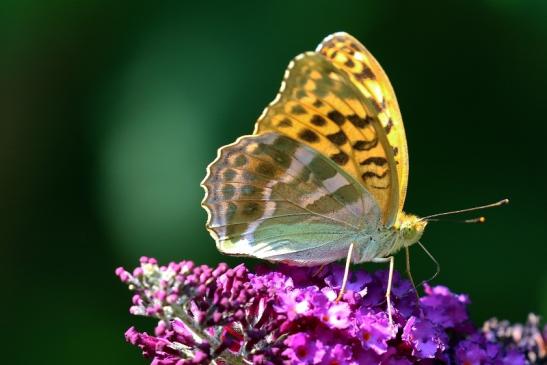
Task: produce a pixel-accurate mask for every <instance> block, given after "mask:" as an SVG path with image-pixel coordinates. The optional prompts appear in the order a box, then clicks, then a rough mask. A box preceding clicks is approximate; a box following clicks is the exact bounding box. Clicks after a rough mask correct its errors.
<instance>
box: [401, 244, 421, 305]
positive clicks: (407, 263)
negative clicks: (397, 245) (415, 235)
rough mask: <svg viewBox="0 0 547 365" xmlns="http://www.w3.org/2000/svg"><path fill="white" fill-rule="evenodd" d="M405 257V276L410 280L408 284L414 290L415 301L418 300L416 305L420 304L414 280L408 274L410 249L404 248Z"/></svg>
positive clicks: (409, 273)
mask: <svg viewBox="0 0 547 365" xmlns="http://www.w3.org/2000/svg"><path fill="white" fill-rule="evenodd" d="M405 256H406V275H407V276H408V278H409V279H410V283H411V284H412V287H413V288H414V294H416V299H418V303H419V302H420V295H419V294H418V289H417V288H416V284H415V283H414V279H413V278H412V273H411V272H410V249H409V248H408V246H405Z"/></svg>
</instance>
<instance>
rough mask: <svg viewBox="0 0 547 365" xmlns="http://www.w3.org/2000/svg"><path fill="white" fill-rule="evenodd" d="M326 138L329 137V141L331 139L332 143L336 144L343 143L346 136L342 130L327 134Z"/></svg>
mask: <svg viewBox="0 0 547 365" xmlns="http://www.w3.org/2000/svg"><path fill="white" fill-rule="evenodd" d="M327 138H328V139H329V141H331V142H332V143H334V144H336V145H338V146H341V145H343V144H344V143H346V141H347V140H348V138H347V137H346V134H345V133H344V132H342V131H338V132H336V133H333V134H329V135H327Z"/></svg>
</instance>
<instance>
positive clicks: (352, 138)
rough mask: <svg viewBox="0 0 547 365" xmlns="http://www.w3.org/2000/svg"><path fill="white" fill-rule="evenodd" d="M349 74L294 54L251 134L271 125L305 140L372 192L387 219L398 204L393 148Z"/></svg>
mask: <svg viewBox="0 0 547 365" xmlns="http://www.w3.org/2000/svg"><path fill="white" fill-rule="evenodd" d="M379 112H380V107H379V106H378V105H376V100H374V99H372V98H367V97H366V96H365V95H364V94H363V93H362V92H361V91H360V90H359V88H358V87H357V86H356V85H355V83H354V82H353V81H352V80H351V78H350V77H349V76H348V74H347V73H346V72H345V71H344V70H342V69H340V68H338V67H336V65H335V64H334V63H333V62H331V61H330V60H329V59H327V58H326V57H325V56H323V55H322V54H319V53H315V52H307V53H304V54H301V55H299V56H297V57H296V58H295V59H294V60H293V61H292V62H291V63H290V64H289V67H288V69H287V71H286V73H285V77H284V80H283V83H282V85H281V89H280V91H279V94H278V95H277V97H276V98H275V99H274V101H273V102H272V103H271V104H270V105H269V106H268V107H267V108H266V109H265V110H264V112H263V114H262V115H261V117H260V118H259V120H258V122H257V124H256V127H255V134H260V133H264V132H267V131H276V132H278V133H281V134H284V135H286V136H289V137H291V138H294V139H295V140H297V141H299V142H301V143H303V144H306V145H308V146H310V147H312V148H313V149H315V150H316V151H318V152H319V153H321V154H323V155H325V156H327V157H328V158H330V159H331V160H332V161H334V162H335V163H336V164H337V165H338V166H340V167H341V168H342V169H343V170H344V171H345V172H346V173H347V174H348V175H350V176H352V177H353V179H355V181H356V182H357V183H359V184H362V185H363V186H364V187H365V188H366V189H367V190H368V191H369V192H370V193H371V194H372V196H373V197H374V198H375V200H376V202H377V204H378V206H379V208H380V210H381V212H382V220H383V222H384V223H385V224H386V225H391V224H393V222H394V221H395V219H396V216H397V214H398V210H399V205H400V204H399V182H398V176H397V166H396V161H395V159H394V156H393V155H394V152H393V149H392V148H391V146H390V144H389V141H388V139H387V132H386V129H385V128H384V126H382V124H381V121H380V119H379V118H378V113H379Z"/></svg>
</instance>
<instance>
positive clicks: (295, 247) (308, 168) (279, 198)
mask: <svg viewBox="0 0 547 365" xmlns="http://www.w3.org/2000/svg"><path fill="white" fill-rule="evenodd" d="M208 171H209V173H208V175H207V177H206V178H205V180H204V181H203V183H202V185H203V186H204V187H205V189H206V191H207V194H206V197H205V199H204V201H203V205H204V207H205V208H206V209H207V211H208V212H209V218H208V222H207V227H208V229H209V230H210V231H211V233H212V234H213V236H214V237H215V239H216V241H217V247H218V248H219V250H220V251H221V252H224V253H227V254H233V255H245V256H253V257H258V258H264V259H268V260H272V261H287V262H293V263H298V264H302V265H306V264H308V265H312V264H317V263H321V262H330V261H333V260H336V259H337V258H340V257H343V256H344V255H345V253H346V252H347V247H348V245H349V244H350V238H351V237H352V236H354V235H355V234H357V233H359V232H362V231H363V229H369V230H374V229H375V228H376V227H377V225H378V222H379V219H380V211H379V208H378V206H377V205H376V203H375V200H374V199H373V198H372V197H371V195H370V194H369V193H368V192H367V191H366V190H365V189H363V187H362V186H360V185H359V184H358V183H357V182H355V181H354V180H353V179H352V178H351V177H350V176H348V175H347V174H346V173H345V172H344V171H343V170H342V169H341V168H340V167H339V166H338V165H336V164H335V163H334V162H332V161H331V160H330V159H329V158H327V157H325V156H323V155H321V154H319V153H318V152H317V151H315V150H313V149H311V148H309V147H308V146H306V145H303V144H301V143H299V142H297V141H296V140H293V139H291V138H288V137H286V136H283V135H280V134H277V133H264V134H260V135H257V136H245V137H242V138H240V139H238V140H237V141H236V142H235V143H234V144H231V145H228V146H225V147H223V148H222V149H220V150H219V155H218V157H217V159H216V160H215V161H214V162H213V163H211V165H210V166H209V169H208ZM365 226H366V227H365ZM364 227H365V228H364Z"/></svg>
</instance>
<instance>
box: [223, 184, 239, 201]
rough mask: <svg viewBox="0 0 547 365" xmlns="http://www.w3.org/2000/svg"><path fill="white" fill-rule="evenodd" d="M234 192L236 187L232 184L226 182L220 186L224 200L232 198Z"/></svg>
mask: <svg viewBox="0 0 547 365" xmlns="http://www.w3.org/2000/svg"><path fill="white" fill-rule="evenodd" d="M235 193H236V189H235V188H234V186H233V185H230V184H226V185H224V187H223V188H222V195H223V196H224V199H226V200H230V199H232V198H233V197H234V195H235Z"/></svg>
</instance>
